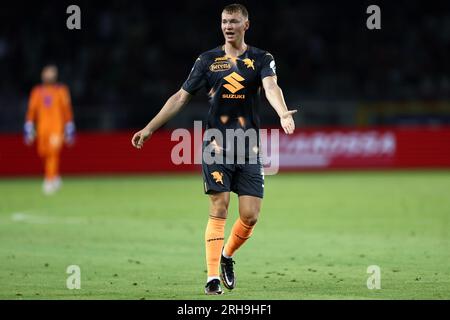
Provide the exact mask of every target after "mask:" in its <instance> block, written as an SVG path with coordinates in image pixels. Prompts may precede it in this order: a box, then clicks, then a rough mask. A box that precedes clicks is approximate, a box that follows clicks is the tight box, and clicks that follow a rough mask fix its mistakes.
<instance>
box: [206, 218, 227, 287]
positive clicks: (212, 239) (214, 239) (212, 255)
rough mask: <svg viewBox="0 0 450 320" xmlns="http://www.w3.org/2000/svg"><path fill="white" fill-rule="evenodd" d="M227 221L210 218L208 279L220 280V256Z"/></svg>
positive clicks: (207, 253) (207, 236)
mask: <svg viewBox="0 0 450 320" xmlns="http://www.w3.org/2000/svg"><path fill="white" fill-rule="evenodd" d="M225 221H226V219H222V218H217V217H211V216H209V220H208V224H207V225H206V231H205V246H206V265H207V269H208V279H210V278H217V279H219V265H220V256H221V254H222V247H223V242H224V235H225Z"/></svg>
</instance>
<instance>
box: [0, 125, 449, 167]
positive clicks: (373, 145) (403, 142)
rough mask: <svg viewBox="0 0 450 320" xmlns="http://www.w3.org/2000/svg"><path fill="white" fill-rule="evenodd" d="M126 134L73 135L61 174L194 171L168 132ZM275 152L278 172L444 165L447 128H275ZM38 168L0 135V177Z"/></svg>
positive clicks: (32, 150)
mask: <svg viewBox="0 0 450 320" xmlns="http://www.w3.org/2000/svg"><path fill="white" fill-rule="evenodd" d="M269 132H270V130H269ZM190 134H191V138H192V139H190V140H191V141H188V144H190V145H191V146H192V147H193V146H194V140H195V141H196V148H195V149H196V150H198V149H199V146H198V145H197V144H198V143H199V141H201V137H200V139H199V137H196V139H194V136H195V135H194V132H193V131H190ZM131 136H132V132H116V133H79V134H78V136H77V141H76V144H75V145H74V146H73V147H70V148H69V147H65V148H64V149H63V151H62V159H61V171H62V173H63V174H110V173H139V172H148V173H156V172H158V173H167V172H189V171H198V172H200V169H199V167H198V165H194V164H192V163H193V162H194V153H195V152H193V151H192V154H185V156H186V157H187V158H190V159H191V161H190V163H189V164H175V163H173V161H172V157H171V155H172V153H173V152H175V150H177V148H175V149H174V147H175V146H177V145H178V146H179V144H180V141H181V140H180V141H178V139H175V140H176V141H171V132H169V131H160V132H157V133H155V134H154V135H153V136H152V138H151V140H150V141H148V142H147V143H146V144H145V146H144V148H143V149H142V150H136V149H134V148H133V147H132V146H131ZM268 141H270V140H269V139H268ZM184 142H185V143H186V141H184ZM270 155H271V156H272V157H273V156H275V155H276V154H275V153H271V154H270ZM278 155H279V165H280V171H283V170H327V169H374V168H450V128H449V127H445V128H442V127H438V128H428V127H421V128H408V127H405V128H376V129H373V128H372V129H364V130H361V129H336V128H324V129H307V130H304V129H298V130H297V132H296V133H295V134H294V135H289V136H287V135H284V134H283V133H281V132H280V140H279V154H278ZM41 172H42V164H41V161H40V159H39V157H38V156H37V153H36V147H35V145H33V146H32V147H27V146H25V145H24V144H23V140H22V136H21V135H11V134H4V135H0V176H19V175H36V174H40V173H41Z"/></svg>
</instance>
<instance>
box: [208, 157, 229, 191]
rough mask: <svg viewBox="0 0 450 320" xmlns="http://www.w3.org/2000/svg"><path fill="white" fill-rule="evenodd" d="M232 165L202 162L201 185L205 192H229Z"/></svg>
mask: <svg viewBox="0 0 450 320" xmlns="http://www.w3.org/2000/svg"><path fill="white" fill-rule="evenodd" d="M233 170H234V167H233V165H228V164H221V163H212V164H206V163H205V162H203V163H202V174H203V186H204V191H205V193H206V194H213V193H220V192H230V191H231V180H232V176H233Z"/></svg>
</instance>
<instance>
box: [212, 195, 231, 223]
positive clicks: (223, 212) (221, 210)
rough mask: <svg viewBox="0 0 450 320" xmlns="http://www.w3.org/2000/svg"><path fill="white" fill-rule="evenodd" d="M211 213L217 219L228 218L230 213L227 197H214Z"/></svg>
mask: <svg viewBox="0 0 450 320" xmlns="http://www.w3.org/2000/svg"><path fill="white" fill-rule="evenodd" d="M210 212H211V215H213V216H215V217H220V218H226V217H227V213H228V201H227V199H226V198H225V197H220V196H212V197H211V206H210Z"/></svg>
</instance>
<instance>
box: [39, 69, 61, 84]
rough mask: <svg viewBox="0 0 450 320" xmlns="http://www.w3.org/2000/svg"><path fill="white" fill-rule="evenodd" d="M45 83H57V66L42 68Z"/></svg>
mask: <svg viewBox="0 0 450 320" xmlns="http://www.w3.org/2000/svg"><path fill="white" fill-rule="evenodd" d="M41 78H42V82H43V83H55V82H56V80H57V79H58V69H56V67H55V66H47V67H45V68H44V69H43V70H42V75H41Z"/></svg>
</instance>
